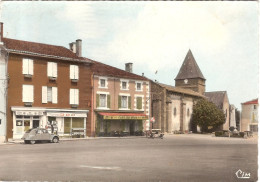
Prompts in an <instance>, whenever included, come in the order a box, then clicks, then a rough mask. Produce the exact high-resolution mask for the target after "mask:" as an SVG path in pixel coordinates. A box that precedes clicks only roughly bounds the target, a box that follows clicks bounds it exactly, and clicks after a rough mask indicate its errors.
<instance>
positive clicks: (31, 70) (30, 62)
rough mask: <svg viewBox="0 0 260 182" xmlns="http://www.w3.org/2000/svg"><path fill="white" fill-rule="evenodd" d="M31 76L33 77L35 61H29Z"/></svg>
mask: <svg viewBox="0 0 260 182" xmlns="http://www.w3.org/2000/svg"><path fill="white" fill-rule="evenodd" d="M28 61H29V74H30V75H33V60H32V59H29V60H28Z"/></svg>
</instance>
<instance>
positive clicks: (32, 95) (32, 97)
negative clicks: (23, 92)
mask: <svg viewBox="0 0 260 182" xmlns="http://www.w3.org/2000/svg"><path fill="white" fill-rule="evenodd" d="M33 93H34V90H33V85H29V94H30V95H29V96H28V97H29V102H33V101H34V94H33Z"/></svg>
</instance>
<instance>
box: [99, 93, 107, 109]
mask: <svg viewBox="0 0 260 182" xmlns="http://www.w3.org/2000/svg"><path fill="white" fill-rule="evenodd" d="M96 107H97V108H98V107H102V108H110V95H109V93H97V94H96Z"/></svg>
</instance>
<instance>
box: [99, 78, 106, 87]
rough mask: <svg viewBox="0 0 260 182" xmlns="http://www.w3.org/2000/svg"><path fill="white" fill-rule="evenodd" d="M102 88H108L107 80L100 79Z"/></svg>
mask: <svg viewBox="0 0 260 182" xmlns="http://www.w3.org/2000/svg"><path fill="white" fill-rule="evenodd" d="M100 86H101V87H106V80H105V79H100Z"/></svg>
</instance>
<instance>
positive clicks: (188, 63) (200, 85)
mask: <svg viewBox="0 0 260 182" xmlns="http://www.w3.org/2000/svg"><path fill="white" fill-rule="evenodd" d="M205 82H206V79H205V78H204V76H203V74H202V72H201V71H200V68H199V66H198V64H197V63H196V61H195V59H194V57H193V55H192V52H191V50H189V51H188V53H187V55H186V57H185V59H184V61H183V63H182V66H181V69H180V71H179V73H178V75H177V77H176V78H175V86H176V87H182V88H187V89H191V90H193V91H195V92H199V93H200V94H204V92H205V86H206V85H205Z"/></svg>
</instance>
